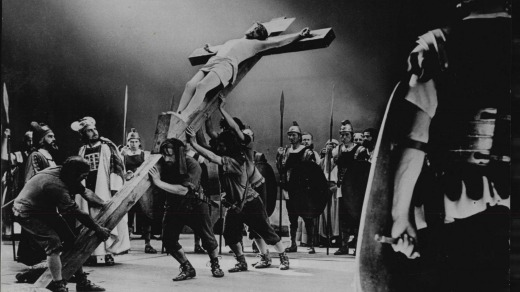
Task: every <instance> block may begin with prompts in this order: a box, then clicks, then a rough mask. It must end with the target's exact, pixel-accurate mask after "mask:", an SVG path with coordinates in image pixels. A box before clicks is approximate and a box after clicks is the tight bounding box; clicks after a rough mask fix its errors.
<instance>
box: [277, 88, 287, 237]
mask: <svg viewBox="0 0 520 292" xmlns="http://www.w3.org/2000/svg"><path fill="white" fill-rule="evenodd" d="M284 107H285V100H284V96H283V90H282V96H281V97H280V147H283V112H284ZM281 183H282V175H281V174H280V221H279V222H278V232H279V234H280V237H281V236H282V200H283V188H282V184H281Z"/></svg>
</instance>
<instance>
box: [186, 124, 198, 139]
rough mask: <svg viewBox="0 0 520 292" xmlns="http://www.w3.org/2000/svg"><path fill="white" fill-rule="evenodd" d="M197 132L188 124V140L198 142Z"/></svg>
mask: <svg viewBox="0 0 520 292" xmlns="http://www.w3.org/2000/svg"><path fill="white" fill-rule="evenodd" d="M195 134H196V133H195V130H194V129H193V128H192V127H191V126H188V127H187V128H186V139H187V140H188V142H190V143H196V139H195Z"/></svg>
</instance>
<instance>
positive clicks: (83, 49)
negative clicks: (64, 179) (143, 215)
mask: <svg viewBox="0 0 520 292" xmlns="http://www.w3.org/2000/svg"><path fill="white" fill-rule="evenodd" d="M444 2H447V1H433V0H429V1H426V0H420V1H418V0H404V1H378V0H350V1H345V0H291V1H280V0H263V1H254V0H236V1H231V0H226V1H224V0H220V1H210V0H176V1H136V0H124V1H123V0H117V1H115V0H112V1H94V0H92V1H87V0H84V1H68V0H49V1H35V0H32V1H31V0H25V1H17V0H3V1H2V83H5V84H6V87H7V91H8V94H9V100H10V110H9V116H10V127H11V128H12V129H13V134H14V135H13V141H14V142H17V141H20V140H21V137H22V135H23V133H24V132H25V130H27V127H28V124H29V122H30V121H31V120H36V121H41V122H46V123H48V124H49V125H50V126H51V127H52V128H53V129H54V130H55V133H56V135H57V138H58V139H59V144H60V146H61V149H62V150H64V151H65V152H66V153H67V154H73V153H75V152H76V150H77V148H78V147H79V139H78V136H77V135H76V134H75V133H74V132H72V131H71V130H70V124H71V122H73V121H74V120H77V119H79V118H81V117H83V116H86V115H89V116H92V117H94V118H95V119H96V120H97V122H98V129H99V130H100V133H101V134H102V135H103V136H106V137H107V138H110V139H112V140H113V141H114V142H115V143H116V144H120V143H122V141H123V104H124V94H125V86H126V85H128V96H129V106H128V120H127V131H128V130H129V128H130V127H135V128H137V130H138V131H139V133H140V134H141V135H142V137H143V138H144V145H145V147H146V146H149V145H151V141H152V139H153V134H154V129H155V125H156V119H157V115H158V114H159V113H160V112H162V111H166V110H167V109H168V108H169V107H170V104H171V100H172V97H174V103H175V105H177V104H178V100H179V97H180V95H181V93H182V91H183V88H184V84H185V83H186V81H188V80H189V78H191V76H192V75H193V74H194V73H195V72H196V70H197V69H198V67H192V66H191V65H190V64H189V62H188V59H187V56H188V55H189V54H190V53H191V51H192V50H193V49H195V48H197V47H200V46H202V45H204V44H205V43H211V44H220V43H222V42H224V41H226V40H227V39H230V38H237V37H240V36H241V35H242V34H243V32H244V31H245V30H246V29H247V28H248V27H249V26H250V25H251V23H252V22H253V21H257V20H258V21H266V20H269V19H271V18H274V17H279V16H288V17H296V21H295V22H294V23H293V25H292V26H291V27H290V28H289V30H288V31H287V32H297V31H299V30H300V29H301V28H303V27H305V26H309V27H310V28H316V29H318V28H325V27H332V28H333V29H334V30H335V32H336V36H337V38H336V40H334V42H333V43H332V45H331V46H330V47H329V48H326V49H319V50H312V51H306V52H298V53H290V54H283V55H277V56H268V57H265V58H263V59H262V60H261V61H260V62H259V63H258V64H257V65H256V66H255V67H254V68H253V70H251V72H250V73H249V74H248V75H247V76H246V78H245V79H244V80H243V81H242V83H241V84H240V85H239V86H238V87H237V88H236V89H235V90H234V91H233V92H232V93H231V94H230V96H229V101H228V106H227V108H228V110H229V112H230V113H231V114H232V115H235V116H238V117H240V118H242V120H243V121H244V122H245V123H246V124H248V125H250V126H251V127H252V128H253V130H254V131H255V134H256V137H257V142H258V143H257V147H258V150H259V151H262V152H265V153H266V154H268V157H269V159H270V160H271V161H272V159H273V157H274V154H275V152H276V147H278V145H279V119H280V118H279V99H280V94H281V92H282V90H283V91H284V93H285V109H286V110H285V129H287V128H288V126H289V124H290V123H291V122H292V121H293V120H297V121H298V122H299V124H300V125H301V126H302V128H303V130H304V131H310V132H312V133H313V134H314V136H315V144H316V147H317V148H321V147H322V145H323V144H324V142H325V141H326V139H328V135H329V134H328V133H329V130H328V127H329V113H330V100H331V91H332V84H333V83H334V84H335V92H334V95H335V107H334V117H335V119H334V123H335V127H334V135H335V136H336V138H337V136H338V134H337V133H338V132H337V129H338V125H339V122H340V121H341V120H342V119H347V118H348V119H350V120H351V121H352V123H353V125H354V128H355V130H362V129H363V128H366V127H378V123H379V122H380V119H381V114H382V112H383V110H384V105H385V103H386V100H387V99H388V97H389V95H390V93H391V91H392V88H393V86H394V85H395V83H396V82H397V81H398V80H399V78H400V76H401V74H402V72H404V70H405V66H406V62H405V61H406V57H407V55H408V52H409V51H410V50H411V49H412V48H413V46H414V41H415V39H416V36H417V35H419V34H421V33H423V32H425V31H426V30H428V29H431V28H433V27H436V26H438V25H441V24H443V23H445V22H446V20H447V19H448V16H449V15H450V13H449V11H448V10H447V9H445V8H446V5H444V4H439V3H444ZM2 113H3V115H2V125H3V126H5V124H6V120H5V113H4V112H3V110H2ZM214 118H215V119H217V115H216V116H215V117H214ZM284 132H285V130H284ZM285 143H287V142H286V141H285ZM15 144H16V143H15ZM14 148H16V147H14Z"/></svg>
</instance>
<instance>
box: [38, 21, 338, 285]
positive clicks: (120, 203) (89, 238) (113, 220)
mask: <svg viewBox="0 0 520 292" xmlns="http://www.w3.org/2000/svg"><path fill="white" fill-rule="evenodd" d="M293 21H294V18H285V17H281V18H275V19H272V20H271V21H269V22H266V23H262V24H263V25H264V26H265V27H266V28H267V30H268V32H269V36H270V38H276V35H279V34H280V33H282V32H284V31H285V30H286V29H287V28H288V27H289V26H290V25H291V23H292V22H293ZM311 34H312V35H313V36H312V37H310V38H305V39H301V40H299V41H297V42H294V43H291V44H289V45H287V46H284V47H280V48H276V49H272V50H269V51H265V52H262V53H260V54H258V55H256V56H254V57H252V58H249V59H247V60H245V61H243V62H242V63H240V64H239V66H238V74H237V78H236V80H235V82H234V83H233V84H232V85H229V86H227V87H226V88H224V89H222V90H221V91H220V92H218V93H216V94H215V95H214V96H210V98H208V96H206V98H205V99H204V102H203V103H202V104H201V105H200V106H199V107H198V108H197V110H195V111H194V112H193V113H192V114H191V115H189V116H188V119H187V121H183V120H181V119H179V118H178V117H177V115H175V114H174V113H172V112H167V113H162V114H160V115H159V117H158V121H157V127H156V130H155V137H154V146H153V150H152V153H154V154H152V155H150V157H149V158H148V159H146V161H145V162H144V163H143V164H142V165H141V167H139V168H138V169H137V170H136V172H135V174H134V178H133V179H132V180H131V181H129V182H127V183H126V184H125V185H124V186H123V188H122V189H121V190H120V191H119V192H118V193H117V194H115V195H114V196H113V197H112V198H111V199H110V201H109V202H108V204H107V205H106V206H104V207H103V209H102V210H101V211H100V212H99V214H98V216H96V218H94V219H95V220H96V222H98V224H100V225H101V226H104V227H106V228H108V229H114V228H115V227H116V225H117V224H118V223H119V221H121V219H122V218H123V217H124V216H125V214H126V213H128V211H129V210H130V208H132V206H133V205H134V204H135V203H136V202H137V201H138V200H139V199H140V198H141V196H142V195H143V194H144V193H146V192H150V191H152V184H151V181H150V179H149V177H148V171H149V170H150V169H151V168H152V167H154V166H155V165H156V164H157V163H158V162H159V159H161V155H160V154H158V153H159V146H160V145H161V143H162V142H163V141H164V140H166V139H168V138H177V139H180V140H182V141H185V140H186V137H185V133H184V132H185V130H186V128H187V127H188V125H190V126H191V127H192V128H194V129H195V130H198V129H200V128H201V127H202V125H203V124H204V121H205V116H206V114H208V115H211V114H212V113H213V112H214V111H215V110H216V109H217V108H218V106H217V98H216V96H217V95H218V94H222V95H223V96H226V95H228V94H229V93H230V92H231V91H232V90H233V88H235V87H236V86H237V85H238V83H240V81H241V80H242V78H244V76H245V75H246V74H247V72H249V70H251V68H253V66H254V65H255V64H256V63H257V62H258V61H259V60H260V59H261V58H262V56H265V55H273V54H281V53H289V52H297V51H304V50H311V49H317V48H325V47H328V46H329V45H330V43H331V42H332V41H333V40H334V38H335V35H334V31H333V30H332V28H325V29H320V30H313V31H311ZM213 55H215V53H209V52H207V51H206V50H204V48H199V49H196V50H195V51H194V52H193V53H192V54H191V55H190V56H189V60H190V63H191V64H192V65H194V66H195V65H201V64H205V63H206V62H207V60H208V59H209V58H210V57H211V56H213ZM100 243H101V240H99V239H98V238H97V236H96V235H95V234H94V232H93V231H91V230H89V229H88V228H86V227H83V228H82V229H81V231H80V233H79V235H78V237H77V238H76V241H75V242H74V246H73V248H71V249H70V250H69V251H67V252H65V253H63V254H62V256H61V261H62V276H63V278H64V279H69V278H70V277H71V276H72V275H73V274H74V272H75V271H77V270H78V269H79V268H80V267H81V266H82V265H83V263H84V262H85V261H86V260H87V259H88V257H89V256H90V255H91V254H92V252H93V251H94V250H95V249H96V247H97V246H98V245H99V244H100ZM51 281H52V277H51V274H50V272H49V271H48V270H47V271H45V273H44V274H43V275H42V276H41V277H40V278H39V279H38V281H36V283H35V284H34V285H35V286H36V287H43V288H45V287H47V286H48V285H49V284H50V282H51Z"/></svg>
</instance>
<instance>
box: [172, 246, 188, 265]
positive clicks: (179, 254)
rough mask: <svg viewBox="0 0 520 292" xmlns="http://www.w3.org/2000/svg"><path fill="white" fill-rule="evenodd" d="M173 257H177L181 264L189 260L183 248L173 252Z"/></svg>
mask: <svg viewBox="0 0 520 292" xmlns="http://www.w3.org/2000/svg"><path fill="white" fill-rule="evenodd" d="M172 257H173V258H174V259H176V260H177V261H178V262H179V264H184V263H186V262H187V261H188V259H187V258H186V254H185V253H184V250H183V249H182V248H181V249H179V250H178V251H174V252H172Z"/></svg>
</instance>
